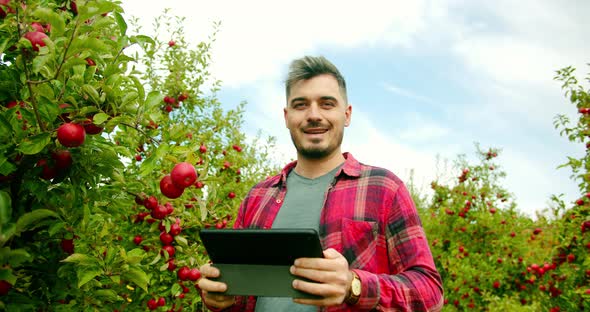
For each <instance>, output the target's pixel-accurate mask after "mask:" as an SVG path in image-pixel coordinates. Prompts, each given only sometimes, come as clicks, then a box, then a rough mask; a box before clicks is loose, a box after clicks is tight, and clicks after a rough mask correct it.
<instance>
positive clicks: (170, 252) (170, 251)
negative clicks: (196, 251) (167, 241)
mask: <svg viewBox="0 0 590 312" xmlns="http://www.w3.org/2000/svg"><path fill="white" fill-rule="evenodd" d="M164 251H166V252H167V253H168V257H170V258H172V257H174V254H175V253H176V249H174V246H172V245H166V246H162V251H161V254H162V256H163V255H164Z"/></svg>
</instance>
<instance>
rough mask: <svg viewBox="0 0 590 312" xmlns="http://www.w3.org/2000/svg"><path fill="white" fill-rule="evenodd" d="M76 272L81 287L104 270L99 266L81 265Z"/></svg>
mask: <svg viewBox="0 0 590 312" xmlns="http://www.w3.org/2000/svg"><path fill="white" fill-rule="evenodd" d="M76 273H77V275H78V288H80V287H82V285H84V284H86V283H88V282H90V281H91V280H92V279H94V278H95V277H97V276H99V275H101V274H102V270H101V269H99V268H97V267H91V268H89V267H80V268H78V271H77V272H76Z"/></svg>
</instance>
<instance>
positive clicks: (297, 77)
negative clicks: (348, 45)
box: [285, 56, 348, 105]
mask: <svg viewBox="0 0 590 312" xmlns="http://www.w3.org/2000/svg"><path fill="white" fill-rule="evenodd" d="M324 74H328V75H331V76H333V77H334V78H335V79H336V81H337V82H338V86H339V87H340V93H341V94H342V97H343V98H344V101H345V102H346V103H344V104H346V105H348V97H347V95H346V81H345V80H344V77H343V76H342V74H340V71H339V70H338V68H336V66H335V65H334V64H332V63H331V62H330V61H328V59H326V58H325V57H323V56H304V57H302V58H300V59H296V60H294V61H293V62H291V65H290V66H289V74H288V75H287V80H286V81H285V91H286V95H287V98H288V97H289V95H290V94H291V87H292V86H293V85H294V84H295V83H297V82H299V81H302V80H307V79H311V78H313V77H316V76H319V75H324Z"/></svg>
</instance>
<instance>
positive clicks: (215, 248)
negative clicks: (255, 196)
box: [200, 229, 323, 298]
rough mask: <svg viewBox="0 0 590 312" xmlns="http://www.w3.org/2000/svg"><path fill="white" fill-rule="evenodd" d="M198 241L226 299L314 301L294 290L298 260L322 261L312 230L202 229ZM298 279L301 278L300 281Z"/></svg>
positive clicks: (319, 244)
mask: <svg viewBox="0 0 590 312" xmlns="http://www.w3.org/2000/svg"><path fill="white" fill-rule="evenodd" d="M200 237H201V241H202V242H203V245H204V247H205V249H206V250H207V253H208V255H209V258H210V259H211V261H212V262H213V263H212V265H213V266H215V267H217V268H219V270H220V272H221V276H220V277H219V278H218V279H216V280H218V281H221V282H224V283H226V284H227V291H226V292H225V294H227V295H249V296H268V297H292V298H317V297H315V296H313V295H310V294H306V293H303V292H300V291H298V290H295V289H293V287H292V286H291V285H292V282H293V280H294V279H295V278H298V277H295V276H294V275H291V273H290V272H289V267H290V266H291V265H293V262H294V261H295V259H297V258H302V257H309V258H322V257H323V250H322V246H321V243H320V239H319V235H318V233H317V231H316V230H314V229H266V230H263V229H202V230H201V231H200ZM299 279H301V278H299Z"/></svg>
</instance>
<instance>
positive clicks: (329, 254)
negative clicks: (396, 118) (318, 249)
mask: <svg viewBox="0 0 590 312" xmlns="http://www.w3.org/2000/svg"><path fill="white" fill-rule="evenodd" d="M324 257H325V258H326V259H338V258H340V257H344V256H342V254H340V253H339V252H338V251H336V249H334V248H328V249H326V250H324Z"/></svg>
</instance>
